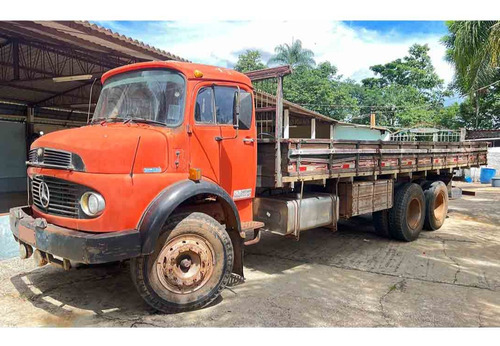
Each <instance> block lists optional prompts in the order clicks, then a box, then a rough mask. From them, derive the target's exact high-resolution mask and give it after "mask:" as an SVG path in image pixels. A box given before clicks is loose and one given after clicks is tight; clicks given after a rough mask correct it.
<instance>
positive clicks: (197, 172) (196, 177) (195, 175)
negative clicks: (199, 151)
mask: <svg viewBox="0 0 500 346" xmlns="http://www.w3.org/2000/svg"><path fill="white" fill-rule="evenodd" d="M189 179H191V180H193V181H200V180H201V169H199V168H190V169H189Z"/></svg>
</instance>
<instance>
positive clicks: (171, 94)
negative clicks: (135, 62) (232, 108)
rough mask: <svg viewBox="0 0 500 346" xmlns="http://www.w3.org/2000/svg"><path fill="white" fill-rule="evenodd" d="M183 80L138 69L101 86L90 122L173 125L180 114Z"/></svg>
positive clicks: (168, 73) (167, 72) (176, 75)
mask: <svg viewBox="0 0 500 346" xmlns="http://www.w3.org/2000/svg"><path fill="white" fill-rule="evenodd" d="M185 85H186V83H185V80H184V78H183V77H182V75H181V74H179V73H177V72H174V71H170V70H160V69H153V70H139V71H132V72H127V73H123V74H119V75H116V76H113V77H110V78H109V79H108V80H106V82H105V83H104V86H103V88H102V91H101V95H100V96H99V101H98V102H97V106H96V108H95V111H94V116H93V118H92V121H96V120H107V121H110V120H113V119H120V120H121V119H123V120H127V119H128V120H129V121H134V120H137V121H141V120H142V121H149V122H152V123H161V124H164V125H167V126H172V127H173V126H177V125H179V124H180V123H181V122H182V119H183V114H184V98H185Z"/></svg>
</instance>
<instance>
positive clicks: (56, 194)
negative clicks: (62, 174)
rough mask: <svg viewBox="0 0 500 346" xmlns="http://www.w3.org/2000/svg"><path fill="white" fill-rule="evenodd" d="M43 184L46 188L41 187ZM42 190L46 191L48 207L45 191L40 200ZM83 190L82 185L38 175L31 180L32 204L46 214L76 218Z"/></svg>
mask: <svg viewBox="0 0 500 346" xmlns="http://www.w3.org/2000/svg"><path fill="white" fill-rule="evenodd" d="M44 183H45V184H46V187H45V186H44V187H42V184H44ZM43 188H46V189H48V205H47V199H46V196H47V193H46V191H45V198H44V199H43V200H42V196H43V194H44V191H43ZM83 189H84V187H83V186H82V185H79V184H75V183H72V182H69V181H66V180H62V179H58V178H53V177H48V176H42V175H39V176H35V177H34V178H33V179H32V180H31V193H32V196H33V204H34V205H35V206H36V207H37V208H38V209H40V210H41V211H42V212H44V213H46V214H52V215H58V216H65V217H70V218H78V215H79V199H80V196H81V194H82V191H83ZM44 205H46V206H44Z"/></svg>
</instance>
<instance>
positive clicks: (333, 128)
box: [330, 124, 335, 139]
mask: <svg viewBox="0 0 500 346" xmlns="http://www.w3.org/2000/svg"><path fill="white" fill-rule="evenodd" d="M334 135H335V125H333V124H330V139H333V136H334Z"/></svg>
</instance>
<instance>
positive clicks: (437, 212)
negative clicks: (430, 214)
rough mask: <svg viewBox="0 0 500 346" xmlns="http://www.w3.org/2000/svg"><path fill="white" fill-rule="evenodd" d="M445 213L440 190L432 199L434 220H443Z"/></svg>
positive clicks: (443, 199)
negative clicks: (434, 198) (433, 199)
mask: <svg viewBox="0 0 500 346" xmlns="http://www.w3.org/2000/svg"><path fill="white" fill-rule="evenodd" d="M445 215H446V203H445V195H444V192H442V191H440V192H439V193H438V195H437V196H436V200H435V201H434V217H435V218H436V220H438V221H441V220H444V217H445Z"/></svg>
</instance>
